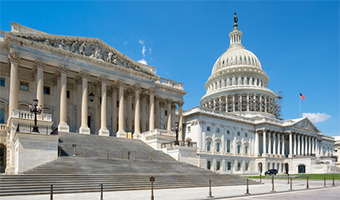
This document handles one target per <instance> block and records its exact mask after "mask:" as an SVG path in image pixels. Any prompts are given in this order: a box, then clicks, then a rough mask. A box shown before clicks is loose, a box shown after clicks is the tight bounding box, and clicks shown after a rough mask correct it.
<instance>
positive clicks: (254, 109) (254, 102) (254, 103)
mask: <svg viewBox="0 0 340 200" xmlns="http://www.w3.org/2000/svg"><path fill="white" fill-rule="evenodd" d="M253 111H256V94H254V100H253Z"/></svg>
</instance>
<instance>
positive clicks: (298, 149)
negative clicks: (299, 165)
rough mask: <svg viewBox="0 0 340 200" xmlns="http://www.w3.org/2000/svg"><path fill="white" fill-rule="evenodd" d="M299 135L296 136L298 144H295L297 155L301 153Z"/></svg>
mask: <svg viewBox="0 0 340 200" xmlns="http://www.w3.org/2000/svg"><path fill="white" fill-rule="evenodd" d="M300 137H301V136H300V135H298V136H297V139H298V140H297V143H298V146H297V151H298V152H297V155H301V151H300Z"/></svg>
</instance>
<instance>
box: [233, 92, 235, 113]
mask: <svg viewBox="0 0 340 200" xmlns="http://www.w3.org/2000/svg"><path fill="white" fill-rule="evenodd" d="M233 112H235V94H233Z"/></svg>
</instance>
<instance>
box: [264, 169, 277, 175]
mask: <svg viewBox="0 0 340 200" xmlns="http://www.w3.org/2000/svg"><path fill="white" fill-rule="evenodd" d="M273 174H274V175H276V174H277V170H276V169H270V170H268V171H266V172H265V173H264V175H273Z"/></svg>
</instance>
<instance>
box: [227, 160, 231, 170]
mask: <svg viewBox="0 0 340 200" xmlns="http://www.w3.org/2000/svg"><path fill="white" fill-rule="evenodd" d="M227 170H228V171H230V170H231V162H228V163H227Z"/></svg>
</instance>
